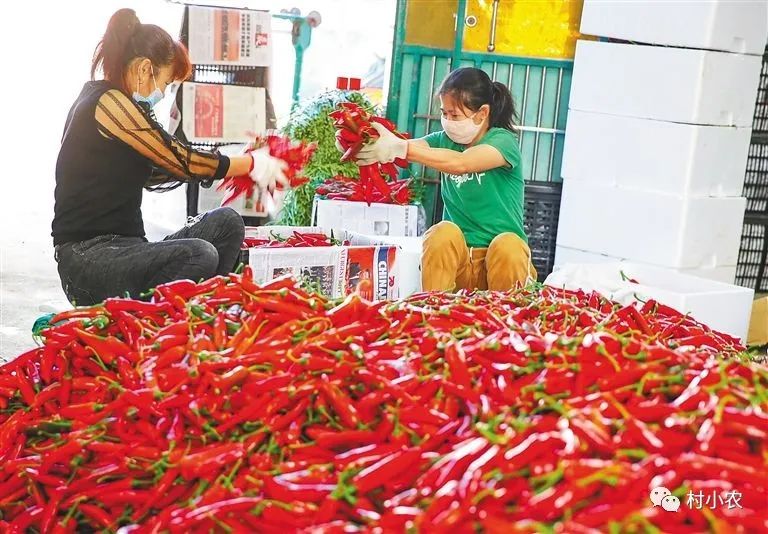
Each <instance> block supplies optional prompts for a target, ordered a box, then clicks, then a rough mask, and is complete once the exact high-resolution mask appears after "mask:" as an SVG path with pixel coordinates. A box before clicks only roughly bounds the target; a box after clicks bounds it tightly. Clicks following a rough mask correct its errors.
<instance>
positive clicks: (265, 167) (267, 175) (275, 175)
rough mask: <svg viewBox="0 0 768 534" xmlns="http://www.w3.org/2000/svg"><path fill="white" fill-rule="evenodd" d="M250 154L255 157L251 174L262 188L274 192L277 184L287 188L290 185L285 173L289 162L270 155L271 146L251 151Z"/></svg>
mask: <svg viewBox="0 0 768 534" xmlns="http://www.w3.org/2000/svg"><path fill="white" fill-rule="evenodd" d="M250 155H251V158H252V159H253V168H252V169H251V172H250V176H251V179H252V180H253V181H254V182H256V185H258V186H259V188H260V189H263V190H267V191H270V192H272V191H274V190H275V186H276V185H277V184H280V185H281V186H283V187H285V188H287V187H288V186H289V182H288V178H286V177H285V173H284V171H285V170H286V169H287V168H288V164H287V163H286V162H284V161H283V160H281V159H278V158H275V157H272V156H270V155H269V148H267V147H263V148H259V149H257V150H254V151H252V152H250Z"/></svg>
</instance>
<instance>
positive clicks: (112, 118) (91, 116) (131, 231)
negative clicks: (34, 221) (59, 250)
mask: <svg viewBox="0 0 768 534" xmlns="http://www.w3.org/2000/svg"><path fill="white" fill-rule="evenodd" d="M228 170H229V158H228V157H226V156H223V155H220V154H217V153H213V152H207V151H204V150H196V149H193V148H191V147H189V146H188V145H186V144H185V143H182V142H181V141H179V140H178V139H176V138H175V137H173V136H171V135H169V134H168V133H167V132H166V131H165V130H164V129H163V128H162V126H161V125H160V124H158V123H157V122H156V121H155V120H154V118H153V117H152V116H151V114H150V113H148V112H145V111H144V110H143V109H142V108H141V107H140V106H139V105H137V104H136V103H135V102H134V101H133V99H131V98H130V97H129V96H128V95H126V94H125V93H124V92H123V91H121V90H120V89H118V88H116V87H115V86H114V85H112V84H110V83H109V82H107V81H103V80H102V81H92V82H88V83H86V84H85V86H84V87H83V90H82V91H81V93H80V96H78V98H77V100H76V101H75V103H74V104H73V105H72V108H71V109H70V111H69V115H68V116H67V122H66V126H65V128H64V137H63V139H62V143H61V149H60V150H59V157H58V160H57V162H56V191H55V200H56V204H55V207H54V219H53V224H52V230H53V231H52V235H53V242H54V245H58V244H61V243H67V242H72V241H84V240H87V239H91V238H93V237H96V236H99V235H106V234H117V235H124V236H138V237H143V236H144V223H143V221H142V217H141V199H142V191H143V188H144V186H146V185H148V184H150V183H152V184H156V183H159V182H162V181H169V180H174V181H177V180H182V181H183V180H189V179H196V180H204V179H214V180H216V179H219V178H223V177H224V176H225V175H226V173H227V171H228Z"/></svg>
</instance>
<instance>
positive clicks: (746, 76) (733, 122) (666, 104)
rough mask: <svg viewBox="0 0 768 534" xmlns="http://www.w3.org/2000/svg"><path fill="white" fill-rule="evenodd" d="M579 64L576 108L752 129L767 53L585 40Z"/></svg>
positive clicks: (574, 89)
mask: <svg viewBox="0 0 768 534" xmlns="http://www.w3.org/2000/svg"><path fill="white" fill-rule="evenodd" d="M573 65H574V68H573V81H572V83H571V97H570V101H569V109H571V110H577V111H592V112H595V113H606V114H608V115H622V116H626V117H638V118H643V119H654V120H660V121H671V122H682V123H687V124H704V125H714V126H738V127H744V128H749V127H751V126H752V116H753V114H754V109H755V100H756V97H757V85H758V81H759V78H760V68H761V65H762V58H761V57H760V56H744V55H739V54H727V53H724V52H710V51H705V50H692V49H687V48H667V47H658V46H641V45H633V44H617V43H604V42H596V41H579V42H578V44H577V46H576V57H575V59H574V63H573ZM627 164H628V165H632V164H633V162H631V161H628V162H627Z"/></svg>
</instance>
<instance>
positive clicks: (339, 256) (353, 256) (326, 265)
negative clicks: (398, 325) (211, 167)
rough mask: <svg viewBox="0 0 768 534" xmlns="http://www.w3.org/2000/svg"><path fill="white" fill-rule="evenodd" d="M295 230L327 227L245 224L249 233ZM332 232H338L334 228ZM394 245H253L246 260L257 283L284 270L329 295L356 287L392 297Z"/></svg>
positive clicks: (395, 287)
mask: <svg viewBox="0 0 768 534" xmlns="http://www.w3.org/2000/svg"><path fill="white" fill-rule="evenodd" d="M294 231H297V232H304V233H307V232H322V233H325V234H326V235H330V231H329V230H327V229H323V228H317V227H304V228H301V227H277V226H275V227H270V226H266V227H259V228H248V229H247V230H246V236H248V237H269V236H270V234H274V235H277V236H281V237H288V236H289V235H291V234H292V233H293V232H294ZM334 235H338V234H336V233H335V232H334ZM398 251H399V248H398V247H396V246H366V247H343V246H339V247H311V248H252V249H250V250H249V251H248V263H249V265H250V266H251V269H252V270H253V277H254V280H255V281H256V282H257V283H267V282H269V281H270V280H274V279H275V278H278V277H280V276H284V275H287V274H290V275H293V276H294V277H295V278H297V279H300V280H304V281H306V282H308V283H310V284H313V285H315V286H316V287H317V288H318V290H319V291H320V292H321V293H322V294H323V295H325V296H327V297H330V298H340V297H345V296H346V295H349V294H350V293H353V292H355V291H357V292H358V293H359V294H360V295H361V296H362V297H363V298H365V299H368V300H371V301H376V300H393V299H397V298H398V296H399V284H398V265H397V258H398Z"/></svg>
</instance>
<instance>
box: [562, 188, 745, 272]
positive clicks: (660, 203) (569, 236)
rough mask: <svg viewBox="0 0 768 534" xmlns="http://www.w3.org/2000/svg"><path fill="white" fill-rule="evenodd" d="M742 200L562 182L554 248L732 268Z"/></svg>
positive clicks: (670, 264) (680, 264)
mask: <svg viewBox="0 0 768 534" xmlns="http://www.w3.org/2000/svg"><path fill="white" fill-rule="evenodd" d="M745 208H746V199H744V198H741V197H739V198H690V197H688V198H686V197H679V196H673V195H665V194H661V193H653V192H647V191H636V190H631V189H624V188H618V187H607V186H601V185H595V184H591V183H587V182H584V181H579V180H567V179H566V180H565V181H564V182H563V195H562V200H561V204H560V220H559V223H558V232H557V245H559V246H562V247H568V248H573V249H577V250H588V251H593V252H597V253H599V254H605V255H608V256H614V257H617V258H626V259H629V260H632V261H638V262H642V263H649V264H653V265H661V266H664V267H670V268H675V269H679V268H702V267H717V266H730V265H736V264H737V263H738V262H737V259H738V253H739V244H740V240H741V231H742V224H743V221H744V210H745Z"/></svg>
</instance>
